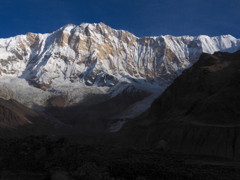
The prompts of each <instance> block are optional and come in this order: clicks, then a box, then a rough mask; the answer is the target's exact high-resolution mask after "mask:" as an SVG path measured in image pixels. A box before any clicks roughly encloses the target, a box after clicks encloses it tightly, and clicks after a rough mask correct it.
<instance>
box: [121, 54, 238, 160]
mask: <svg viewBox="0 0 240 180" xmlns="http://www.w3.org/2000/svg"><path fill="white" fill-rule="evenodd" d="M239 72H240V51H237V52H235V53H233V54H230V53H221V52H217V53H215V54H213V55H210V54H205V53H203V54H202V55H201V56H200V59H199V61H197V62H196V63H195V64H194V65H193V66H192V67H191V68H189V69H186V70H185V71H183V73H182V75H180V76H179V77H178V78H176V79H175V80H174V82H173V84H172V85H170V86H169V87H168V88H167V89H166V90H165V91H164V93H162V94H161V95H160V97H159V98H157V99H156V100H155V101H154V102H153V103H152V105H151V108H150V109H149V110H148V111H147V112H145V113H143V114H142V115H141V116H140V117H138V118H136V119H135V120H133V121H132V122H131V123H129V124H127V125H126V126H125V128H124V129H123V132H125V136H126V137H129V138H126V139H124V143H126V144H135V145H136V146H152V147H155V146H157V144H158V142H161V140H162V141H163V142H164V146H165V148H166V149H168V150H170V151H174V152H185V153H190V154H191V153H192V154H210V155H218V156H227V157H235V158H239V157H240V92H239V87H240V82H239V79H240V73H239Z"/></svg>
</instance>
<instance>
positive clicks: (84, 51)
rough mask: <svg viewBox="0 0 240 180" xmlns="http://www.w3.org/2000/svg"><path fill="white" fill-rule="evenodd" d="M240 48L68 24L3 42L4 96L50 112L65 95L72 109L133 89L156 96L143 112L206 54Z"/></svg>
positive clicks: (238, 43)
mask: <svg viewBox="0 0 240 180" xmlns="http://www.w3.org/2000/svg"><path fill="white" fill-rule="evenodd" d="M238 49H240V40H239V39H236V38H234V37H233V36H231V35H224V36H217V37H208V36H204V35H200V36H197V37H193V36H181V37H174V36H170V35H166V36H156V37H143V38H138V37H136V36H134V35H133V34H131V33H129V32H127V31H124V30H115V29H112V28H111V27H109V26H107V25H105V24H103V23H99V24H96V23H94V24H88V23H82V24H81V25H79V26H76V25H72V24H68V25H66V26H63V27H62V28H60V29H58V30H57V31H54V32H53V33H51V34H35V33H27V34H26V35H19V36H16V37H11V38H7V39H0V75H1V76H0V77H1V81H0V85H1V88H0V95H1V96H2V97H4V98H5V99H9V98H13V99H16V100H18V101H19V102H21V103H23V104H25V105H27V106H29V107H33V106H34V107H45V106H47V104H48V102H49V99H50V98H53V97H59V96H61V98H60V99H61V102H60V104H61V106H69V105H73V104H76V103H80V102H87V103H89V102H91V101H90V100H89V98H86V97H89V96H91V95H93V94H99V95H108V97H107V98H111V97H114V96H117V95H118V94H119V93H121V92H123V90H124V89H128V86H131V87H132V86H133V87H135V88H136V89H140V90H144V91H148V94H149V92H150V94H154V95H153V96H151V97H150V98H149V99H148V100H147V101H146V102H145V103H144V104H146V106H144V107H141V108H140V106H141V105H139V104H138V105H139V108H137V109H141V110H139V111H138V113H140V112H142V111H143V110H145V109H146V108H147V107H149V106H150V104H151V102H152V100H153V99H154V98H156V96H158V95H159V94H160V93H161V92H162V91H163V90H164V89H165V88H166V87H167V86H168V85H170V84H171V83H172V82H173V80H174V79H175V78H176V77H177V76H179V75H180V74H181V73H182V71H183V70H184V69H186V68H187V67H189V66H191V65H192V64H193V63H195V62H196V61H197V60H198V58H199V57H200V55H201V53H202V52H205V53H210V54H213V53H214V52H216V51H223V52H235V51H236V50H238ZM29 85H30V86H29ZM36 87H37V88H36ZM39 88H40V89H39ZM41 89H42V90H45V91H42V90H41ZM26 97H27V98H26ZM99 101H102V100H99V99H98V98H94V102H93V103H98V102H99ZM58 105H59V103H58ZM135 110H136V108H135ZM131 113H132V112H129V113H128V114H129V115H131Z"/></svg>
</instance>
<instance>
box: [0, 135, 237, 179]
mask: <svg viewBox="0 0 240 180" xmlns="http://www.w3.org/2000/svg"><path fill="white" fill-rule="evenodd" d="M0 179H2V180H3V179H4V180H45V179H46V180H48V179H50V180H61V179H64V180H68V179H69V180H75V179H86V180H87V179H89V180H101V179H104V180H128V179H129V180H134V179H136V180H157V179H159V180H162V179H171V180H174V179H178V180H181V179H184V180H185V179H191V180H194V179H195V180H200V179H204V180H206V179H211V180H214V179H217V180H225V179H236V180H237V179H240V160H239V159H227V158H220V157H214V156H201V155H198V156H194V155H186V154H177V153H174V154H172V153H169V152H163V151H161V150H157V149H147V148H146V149H133V148H117V147H110V146H99V145H98V146H93V145H86V144H79V143H76V142H70V141H69V140H68V139H66V138H55V139H50V138H49V137H47V136H30V137H26V138H21V139H20V138H14V139H1V140H0Z"/></svg>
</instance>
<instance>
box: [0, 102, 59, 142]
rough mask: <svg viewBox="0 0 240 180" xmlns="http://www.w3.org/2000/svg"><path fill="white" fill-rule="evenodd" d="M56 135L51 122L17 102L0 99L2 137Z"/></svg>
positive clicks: (0, 132) (0, 135)
mask: <svg viewBox="0 0 240 180" xmlns="http://www.w3.org/2000/svg"><path fill="white" fill-rule="evenodd" d="M50 133H53V134H54V133H55V131H53V127H52V125H51V123H50V121H48V120H46V119H44V118H43V117H41V116H39V115H38V114H37V113H36V112H34V111H33V110H31V109H30V108H28V107H26V106H24V105H22V104H20V103H19V102H17V101H15V100H12V99H11V100H4V99H0V137H1V138H5V137H21V136H27V135H40V134H50Z"/></svg>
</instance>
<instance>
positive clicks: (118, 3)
mask: <svg viewBox="0 0 240 180" xmlns="http://www.w3.org/2000/svg"><path fill="white" fill-rule="evenodd" d="M0 17H1V19H0V38H7V37H12V36H16V35H19V34H26V33H28V32H33V33H51V32H53V31H56V30H57V29H59V28H60V27H62V26H64V25H66V24H75V25H80V24H81V23H83V22H85V23H100V22H103V23H104V24H106V25H108V26H110V27H112V28H114V29H118V30H119V29H122V30H126V31H129V32H131V33H133V34H134V35H136V36H137V37H144V36H159V35H167V34H169V35H173V36H182V35H191V36H198V35H208V36H218V35H226V34H231V35H232V36H234V37H236V38H240V0H0Z"/></svg>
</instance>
